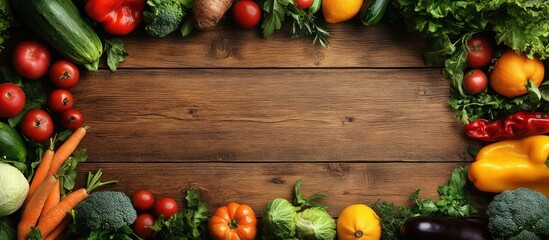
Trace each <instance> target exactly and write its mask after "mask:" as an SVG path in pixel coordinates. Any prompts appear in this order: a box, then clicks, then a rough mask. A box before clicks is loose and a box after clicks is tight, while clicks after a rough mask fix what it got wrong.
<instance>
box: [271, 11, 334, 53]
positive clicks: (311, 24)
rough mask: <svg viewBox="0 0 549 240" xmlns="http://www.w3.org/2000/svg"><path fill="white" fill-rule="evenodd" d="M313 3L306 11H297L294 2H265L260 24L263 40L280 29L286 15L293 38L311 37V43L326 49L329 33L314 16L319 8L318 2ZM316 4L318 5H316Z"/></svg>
mask: <svg viewBox="0 0 549 240" xmlns="http://www.w3.org/2000/svg"><path fill="white" fill-rule="evenodd" d="M319 1H320V0H316V1H315V2H313V6H311V7H310V8H309V9H308V10H301V9H299V8H298V7H297V6H296V4H295V3H294V1H287V0H266V1H264V3H263V16H264V20H263V23H262V24H261V28H262V29H263V38H269V37H270V36H271V35H272V34H273V33H274V31H275V30H279V29H280V28H281V27H282V23H283V22H284V20H285V17H286V15H288V16H290V17H291V18H292V20H293V22H292V28H291V35H292V37H293V38H301V37H303V36H313V43H317V42H318V43H319V44H320V45H322V46H323V47H328V44H329V41H328V38H329V37H330V32H329V31H328V30H327V29H326V28H325V27H324V26H323V24H322V23H321V21H320V20H319V19H318V18H317V17H316V16H315V13H316V12H317V11H318V9H319V8H320V5H317V4H320V2H319ZM317 2H318V3H317Z"/></svg>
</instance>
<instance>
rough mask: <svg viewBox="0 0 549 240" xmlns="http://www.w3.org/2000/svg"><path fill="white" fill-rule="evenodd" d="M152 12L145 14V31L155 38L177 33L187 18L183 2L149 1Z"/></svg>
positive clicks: (169, 0)
mask: <svg viewBox="0 0 549 240" xmlns="http://www.w3.org/2000/svg"><path fill="white" fill-rule="evenodd" d="M147 5H149V7H150V11H145V12H143V16H144V17H145V23H146V25H145V31H147V33H148V34H149V35H151V36H153V37H165V36H167V35H168V34H170V33H172V32H175V31H176V30H177V29H178V28H179V26H180V25H181V22H182V21H183V17H184V16H185V8H184V5H183V4H182V3H181V0H148V1H147Z"/></svg>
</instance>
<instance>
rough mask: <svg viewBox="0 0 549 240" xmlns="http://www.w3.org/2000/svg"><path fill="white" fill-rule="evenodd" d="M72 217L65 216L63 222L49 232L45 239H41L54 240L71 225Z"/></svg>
mask: <svg viewBox="0 0 549 240" xmlns="http://www.w3.org/2000/svg"><path fill="white" fill-rule="evenodd" d="M71 220H72V217H71V216H70V215H68V216H66V217H65V218H64V219H63V221H61V223H60V224H59V225H57V227H55V229H53V231H51V233H50V234H48V236H46V237H45V238H42V239H43V240H56V239H57V238H58V237H59V236H61V234H62V233H63V232H64V231H65V229H66V228H67V227H68V226H69V224H70V223H71Z"/></svg>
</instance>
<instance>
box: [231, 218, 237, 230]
mask: <svg viewBox="0 0 549 240" xmlns="http://www.w3.org/2000/svg"><path fill="white" fill-rule="evenodd" d="M229 227H230V228H231V229H235V228H237V227H238V220H236V219H233V220H231V221H230V222H229Z"/></svg>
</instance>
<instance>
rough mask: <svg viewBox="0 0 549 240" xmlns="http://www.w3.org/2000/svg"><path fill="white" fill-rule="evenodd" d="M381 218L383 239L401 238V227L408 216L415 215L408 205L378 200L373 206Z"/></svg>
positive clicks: (397, 239)
mask: <svg viewBox="0 0 549 240" xmlns="http://www.w3.org/2000/svg"><path fill="white" fill-rule="evenodd" d="M370 207H371V208H372V210H374V212H376V213H377V215H378V216H379V218H380V219H381V240H399V239H401V236H400V228H401V227H402V225H404V223H405V222H406V220H408V218H411V217H412V216H414V213H412V210H411V209H410V207H408V206H396V205H395V204H393V203H391V202H380V201H377V202H375V203H373V204H372V205H371V206H370Z"/></svg>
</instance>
